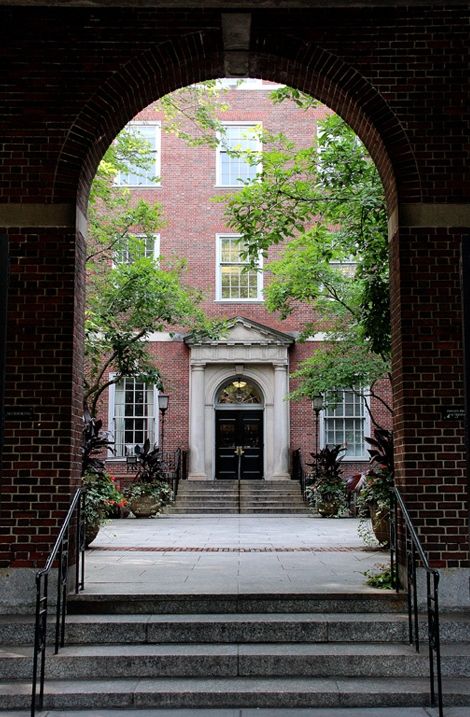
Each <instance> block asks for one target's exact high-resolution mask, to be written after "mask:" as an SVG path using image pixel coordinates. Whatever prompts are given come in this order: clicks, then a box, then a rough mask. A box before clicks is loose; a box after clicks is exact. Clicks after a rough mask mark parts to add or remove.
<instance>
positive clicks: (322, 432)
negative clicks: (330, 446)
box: [320, 388, 370, 463]
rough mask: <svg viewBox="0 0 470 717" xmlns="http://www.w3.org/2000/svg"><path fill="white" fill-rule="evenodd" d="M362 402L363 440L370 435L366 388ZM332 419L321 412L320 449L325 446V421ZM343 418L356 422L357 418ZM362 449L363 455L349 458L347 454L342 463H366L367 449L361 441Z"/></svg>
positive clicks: (324, 411) (367, 392) (368, 404)
mask: <svg viewBox="0 0 470 717" xmlns="http://www.w3.org/2000/svg"><path fill="white" fill-rule="evenodd" d="M339 390H340V391H341V393H345V392H347V391H348V390H349V391H350V390H351V389H339ZM363 400H364V418H363V421H364V438H365V437H366V436H369V435H370V414H369V411H368V409H367V407H368V406H369V407H370V403H369V391H368V389H366V388H364V389H363ZM334 418H335V416H327V415H326V410H325V409H323V410H322V412H321V415H320V447H321V448H325V446H326V445H327V443H326V421H327V419H328V420H330V419H333V420H334ZM338 418H339V417H338ZM345 418H353V419H356V420H357V419H358V416H346V417H345ZM363 449H364V453H363V454H362V455H360V456H349V455H348V454H347V453H346V454H344V458H343V461H344V462H345V463H364V462H365V461H368V460H369V454H368V453H367V447H366V443H365V441H363Z"/></svg>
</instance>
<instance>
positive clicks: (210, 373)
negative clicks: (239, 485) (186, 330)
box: [186, 317, 294, 480]
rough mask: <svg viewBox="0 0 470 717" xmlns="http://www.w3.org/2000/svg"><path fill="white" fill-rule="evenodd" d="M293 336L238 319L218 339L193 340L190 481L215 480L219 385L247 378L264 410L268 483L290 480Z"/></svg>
mask: <svg viewBox="0 0 470 717" xmlns="http://www.w3.org/2000/svg"><path fill="white" fill-rule="evenodd" d="M293 342H294V339H293V338H292V336H289V335H288V334H284V333H282V332H281V331H276V330H274V329H271V328H268V327H266V326H262V325H261V324H258V323H256V322H254V321H251V320H248V319H244V318H242V317H237V318H236V319H234V320H233V321H232V322H231V324H230V326H229V329H228V331H227V333H226V334H225V336H223V337H222V338H221V339H219V340H217V341H200V340H198V341H194V340H193V339H192V338H191V337H190V336H189V337H187V338H186V343H187V344H188V345H189V347H190V352H191V353H190V365H191V377H190V405H189V415H190V436H189V455H190V465H189V479H190V480H210V479H212V478H215V476H216V420H215V419H216V406H217V397H218V395H219V391H220V389H221V387H223V386H224V385H225V384H226V383H228V382H229V381H230V380H231V379H232V380H233V379H234V378H235V377H237V376H243V377H245V378H246V379H248V380H249V381H252V382H253V383H254V384H255V385H256V386H258V387H259V391H260V394H261V396H262V404H263V408H264V420H263V423H264V427H263V441H262V444H263V445H264V455H263V465H264V478H265V480H285V479H286V478H289V402H288V400H287V395H288V392H289V378H288V370H289V356H288V350H289V346H291V344H292V343H293Z"/></svg>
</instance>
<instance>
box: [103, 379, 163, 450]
mask: <svg viewBox="0 0 470 717" xmlns="http://www.w3.org/2000/svg"><path fill="white" fill-rule="evenodd" d="M115 376H116V374H115V373H110V374H109V378H110V379H113V378H114V377H115ZM121 380H124V379H121ZM116 385H117V384H115V383H113V384H111V386H110V387H109V389H108V432H109V434H110V436H111V440H113V441H114V440H115V437H116V423H115V418H116V416H115V409H116ZM147 391H153V412H154V415H153V416H152V417H151V422H152V432H149V435H148V437H149V438H150V442H151V443H155V442H157V443H158V442H159V440H160V439H159V436H160V425H159V419H160V416H159V411H158V389H157V387H156V386H155V385H153V386H147ZM152 433H153V435H152ZM124 445H125V444H124ZM113 449H114V450H115V446H114V445H113V446H111V447H110V448H109V449H108V457H107V459H106V460H108V461H109V460H111V461H113V460H114V461H125V460H126V455H123V456H118V455H116V454H115V453H114V452H113ZM128 455H134V454H133V453H131V454H128Z"/></svg>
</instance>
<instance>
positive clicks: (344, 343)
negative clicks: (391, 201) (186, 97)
mask: <svg viewBox="0 0 470 717" xmlns="http://www.w3.org/2000/svg"><path fill="white" fill-rule="evenodd" d="M286 99H289V100H291V101H293V102H295V104H296V105H297V106H298V108H299V110H300V111H302V110H307V109H309V108H310V107H312V105H313V104H314V103H315V101H314V100H312V99H311V98H309V97H307V96H306V95H303V94H302V93H299V92H297V91H295V90H290V89H289V88H282V89H281V90H280V91H277V92H275V93H273V100H274V101H276V102H282V101H285V100H286ZM262 140H263V148H264V151H263V163H262V169H261V171H260V172H259V173H258V175H257V177H256V179H255V180H254V181H252V182H251V183H250V182H247V183H246V184H245V186H244V187H243V188H242V189H240V190H239V191H238V192H236V193H234V194H231V195H225V196H224V197H222V198H221V199H218V200H219V201H223V202H225V203H226V212H225V214H226V221H227V224H228V226H229V227H230V228H231V229H233V230H234V231H236V232H237V233H239V234H241V235H242V236H243V241H244V244H245V246H246V249H247V255H248V256H249V257H250V258H251V259H252V260H253V262H255V261H256V258H257V257H258V255H259V253H260V252H261V253H263V254H264V256H267V254H268V250H269V248H270V247H271V246H272V245H277V244H282V245H283V247H284V248H283V251H282V255H281V257H280V258H279V259H277V260H275V261H271V262H270V263H269V264H268V265H267V267H266V268H267V269H268V270H269V271H270V272H271V274H272V279H271V282H270V283H269V285H268V286H267V288H266V290H265V298H266V303H267V306H268V308H269V309H270V310H271V311H278V312H280V314H281V316H282V317H284V318H285V317H287V316H288V315H289V314H290V313H292V312H293V311H295V309H296V307H298V305H299V302H304V303H305V302H307V303H309V304H310V305H311V307H312V320H311V322H310V323H309V324H308V325H307V326H305V327H304V329H303V332H302V333H303V337H304V338H305V337H306V336H310V335H312V334H315V333H319V332H321V333H322V334H324V338H325V339H326V340H325V341H324V342H323V344H322V348H320V349H317V350H316V351H315V353H314V354H313V355H312V356H311V357H310V358H309V359H307V360H306V361H304V362H303V363H302V364H301V366H300V368H299V370H298V371H297V372H296V373H295V374H294V376H295V377H297V378H298V379H299V385H298V387H297V388H296V389H295V391H294V392H293V396H294V397H302V396H308V397H310V398H311V397H312V396H313V395H315V394H317V393H327V392H328V391H331V389H333V388H351V387H366V386H367V387H372V392H373V386H374V384H375V382H376V381H377V380H378V379H379V378H381V377H383V376H386V375H387V373H388V371H389V360H390V316H389V288H388V285H389V277H388V246H387V221H386V207H385V199H384V193H383V187H382V184H381V181H380V178H379V175H378V172H377V170H376V168H375V166H374V164H373V162H372V160H371V158H370V156H369V154H368V153H367V151H366V149H365V147H364V145H363V144H362V143H361V142H360V141H359V139H358V138H357V136H356V135H355V134H354V132H353V131H352V130H351V128H350V127H349V126H348V125H347V124H346V123H345V122H344V121H343V120H341V118H339V117H338V116H337V115H330V116H329V117H328V118H327V119H325V120H324V121H322V122H320V123H319V132H318V136H317V139H316V141H315V143H314V144H312V146H310V147H307V148H301V149H299V148H297V147H296V146H295V144H294V143H293V142H292V141H290V140H289V139H288V137H286V136H285V135H284V134H272V133H270V132H269V131H264V132H263V135H262Z"/></svg>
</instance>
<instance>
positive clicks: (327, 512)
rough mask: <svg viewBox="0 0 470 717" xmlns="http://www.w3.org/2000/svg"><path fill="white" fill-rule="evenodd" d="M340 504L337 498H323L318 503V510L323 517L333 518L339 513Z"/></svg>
mask: <svg viewBox="0 0 470 717" xmlns="http://www.w3.org/2000/svg"><path fill="white" fill-rule="evenodd" d="M339 508H340V504H339V502H338V501H337V500H322V501H318V503H317V510H318V512H319V513H320V515H321V517H322V518H333V517H334V516H335V515H338V511H339Z"/></svg>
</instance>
